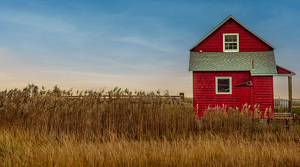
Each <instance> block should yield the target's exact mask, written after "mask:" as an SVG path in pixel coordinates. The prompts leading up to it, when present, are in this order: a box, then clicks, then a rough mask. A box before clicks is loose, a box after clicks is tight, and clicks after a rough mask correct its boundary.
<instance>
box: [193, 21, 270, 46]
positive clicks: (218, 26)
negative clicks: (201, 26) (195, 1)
mask: <svg viewBox="0 0 300 167" xmlns="http://www.w3.org/2000/svg"><path fill="white" fill-rule="evenodd" d="M229 19H232V20H234V21H235V22H237V23H238V24H240V25H241V26H242V27H244V28H245V29H246V30H248V31H249V32H251V33H252V34H253V35H254V36H256V37H257V38H259V39H260V40H262V41H263V42H264V43H266V44H267V45H269V46H270V47H271V48H272V49H273V50H274V49H275V47H274V46H272V45H271V44H269V43H268V42H267V41H265V40H264V39H263V38H262V37H260V36H258V35H257V34H255V33H254V32H253V31H251V30H250V29H249V28H248V27H246V26H245V25H244V24H242V23H241V22H239V21H238V20H237V19H236V18H234V17H233V16H232V15H230V16H228V17H227V18H226V19H225V20H223V21H222V22H221V23H220V24H219V25H217V27H215V28H214V29H213V30H212V31H210V32H209V33H208V34H207V35H205V36H204V37H203V38H202V39H201V40H200V41H199V42H197V43H196V44H195V45H194V46H193V47H192V48H191V49H190V51H192V50H193V49H194V48H195V47H196V46H197V45H198V44H199V43H201V42H202V41H204V40H205V39H206V38H207V37H208V36H210V35H211V34H212V33H213V32H215V31H216V30H217V29H218V28H220V27H221V26H222V25H223V24H224V23H226V22H227V21H228V20H229Z"/></svg>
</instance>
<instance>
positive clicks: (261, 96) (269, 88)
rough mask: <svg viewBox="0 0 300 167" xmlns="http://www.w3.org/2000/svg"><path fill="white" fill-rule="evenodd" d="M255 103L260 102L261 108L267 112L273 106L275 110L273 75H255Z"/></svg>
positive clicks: (253, 78)
mask: <svg viewBox="0 0 300 167" xmlns="http://www.w3.org/2000/svg"><path fill="white" fill-rule="evenodd" d="M252 84H253V96H252V101H253V104H259V105H260V107H259V109H260V110H261V111H262V112H265V110H266V108H269V107H271V108H272V112H274V91H273V76H253V77H252Z"/></svg>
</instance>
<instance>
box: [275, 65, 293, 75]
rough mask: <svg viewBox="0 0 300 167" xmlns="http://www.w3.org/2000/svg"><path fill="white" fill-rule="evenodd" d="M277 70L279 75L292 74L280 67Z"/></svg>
mask: <svg viewBox="0 0 300 167" xmlns="http://www.w3.org/2000/svg"><path fill="white" fill-rule="evenodd" d="M276 69H277V74H291V72H289V71H287V70H285V69H283V68H280V67H278V66H276Z"/></svg>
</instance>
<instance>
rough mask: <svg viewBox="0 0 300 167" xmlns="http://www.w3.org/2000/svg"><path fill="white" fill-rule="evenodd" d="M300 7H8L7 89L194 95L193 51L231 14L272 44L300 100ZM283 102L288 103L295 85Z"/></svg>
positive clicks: (282, 89) (271, 0) (2, 50)
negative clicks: (56, 88)
mask: <svg viewBox="0 0 300 167" xmlns="http://www.w3.org/2000/svg"><path fill="white" fill-rule="evenodd" d="M299 8H300V2H298V1H276V0H267V1H256V0H252V1H239V0H234V1H233V0H232V1H231V0H229V1H223V0H211V1H201V0H197V1H184V0H181V1H180V0H173V1H167V0H165V1H164V0H160V1H156V0H151V1H141V0H140V1H134V0H132V1H121V0H120V1H92V0H85V1H79V0H73V1H62V0H60V1H56V0H51V1H49V0H48V1H44V0H27V1H23V0H19V1H18V0H10V1H3V0H0V58H1V61H0V90H4V89H11V88H23V87H25V86H26V85H27V84H28V83H34V84H35V85H38V86H42V85H43V86H45V87H46V88H47V89H52V88H53V87H54V86H55V85H58V86H59V87H61V88H62V89H70V88H73V90H86V89H94V90H99V89H100V88H101V89H102V88H104V87H105V88H106V90H109V89H112V88H114V87H115V86H118V87H119V88H123V89H125V88H128V89H130V90H131V91H135V90H144V91H148V92H149V91H151V90H153V91H156V90H158V89H159V90H161V91H165V90H166V89H168V90H169V91H170V93H171V94H178V93H179V92H184V93H185V94H186V95H187V96H192V72H189V71H188V61H189V49H190V48H191V47H192V46H193V45H194V44H195V43H197V42H198V41H199V40H200V39H201V38H202V37H203V36H205V35H206V34H207V33H208V32H210V31H211V30H212V29H213V28H214V27H215V26H217V25H218V24H219V23H220V22H221V21H223V20H224V19H225V18H226V17H228V16H229V15H230V14H231V15H233V16H234V17H235V18H236V19H237V20H239V21H240V22H241V23H243V24H244V25H246V26H247V27H248V28H250V29H251V30H252V31H254V32H255V33H256V34H258V35H259V36H261V37H262V38H263V39H265V40H266V41H268V42H269V43H270V44H272V45H273V46H274V47H275V48H276V49H275V57H276V63H277V64H279V65H281V66H283V67H286V68H288V69H290V70H292V71H294V72H296V73H297V74H299V75H296V76H294V77H293V97H294V98H300V65H299V63H300V55H299V51H298V48H299V46H300V42H299V37H300V29H299V27H300V19H299V18H300V10H299ZM274 86H275V95H277V96H280V97H281V98H287V78H285V77H276V78H275V81H274Z"/></svg>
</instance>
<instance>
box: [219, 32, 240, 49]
mask: <svg viewBox="0 0 300 167" xmlns="http://www.w3.org/2000/svg"><path fill="white" fill-rule="evenodd" d="M238 51H239V34H238V33H226V34H223V52H238Z"/></svg>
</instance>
